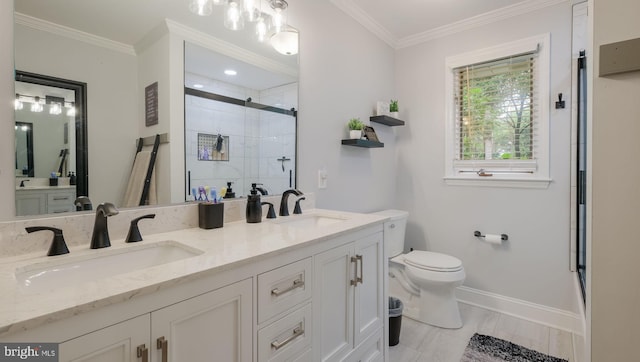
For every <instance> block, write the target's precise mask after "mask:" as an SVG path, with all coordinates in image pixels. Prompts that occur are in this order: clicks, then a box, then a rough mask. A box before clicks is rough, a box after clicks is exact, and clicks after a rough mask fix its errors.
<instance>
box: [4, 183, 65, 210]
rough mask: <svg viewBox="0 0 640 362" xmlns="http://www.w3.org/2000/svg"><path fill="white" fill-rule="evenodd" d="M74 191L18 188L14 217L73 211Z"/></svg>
mask: <svg viewBox="0 0 640 362" xmlns="http://www.w3.org/2000/svg"><path fill="white" fill-rule="evenodd" d="M75 199H76V189H75V186H74V187H73V188H69V187H60V188H56V187H49V188H47V187H44V188H36V189H32V188H18V189H17V191H16V216H23V215H42V214H58V213H62V212H71V211H75V205H74V204H73V202H74V201H75Z"/></svg>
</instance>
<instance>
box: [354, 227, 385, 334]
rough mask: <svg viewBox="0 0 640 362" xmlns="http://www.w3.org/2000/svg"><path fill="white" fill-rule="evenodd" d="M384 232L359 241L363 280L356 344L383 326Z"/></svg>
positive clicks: (357, 308)
mask: <svg viewBox="0 0 640 362" xmlns="http://www.w3.org/2000/svg"><path fill="white" fill-rule="evenodd" d="M382 247H383V245H382V233H378V234H374V235H370V236H367V237H365V238H362V239H359V240H357V241H356V242H355V256H356V258H357V262H358V265H357V269H358V277H361V278H362V281H361V282H359V283H358V285H357V286H356V288H355V301H354V305H355V309H354V331H353V332H354V345H355V346H358V345H359V344H360V343H362V341H364V340H365V339H366V338H367V337H369V336H370V335H372V334H373V333H374V332H376V331H377V330H378V329H380V328H382V322H383V318H384V309H383V308H384V306H385V303H383V302H384V301H383V279H382V277H383V275H382V273H383V266H384V265H383V264H382V263H383V255H382Z"/></svg>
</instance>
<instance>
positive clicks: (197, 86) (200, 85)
mask: <svg viewBox="0 0 640 362" xmlns="http://www.w3.org/2000/svg"><path fill="white" fill-rule="evenodd" d="M193 88H197V89H200V88H204V86H203V85H202V84H194V85H193Z"/></svg>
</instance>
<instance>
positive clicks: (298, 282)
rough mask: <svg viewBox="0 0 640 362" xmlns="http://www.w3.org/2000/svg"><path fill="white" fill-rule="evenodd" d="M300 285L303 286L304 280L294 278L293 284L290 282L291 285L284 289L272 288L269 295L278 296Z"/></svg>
mask: <svg viewBox="0 0 640 362" xmlns="http://www.w3.org/2000/svg"><path fill="white" fill-rule="evenodd" d="M301 287H304V280H302V279H296V280H294V281H293V284H291V286H290V287H289V288H287V289H284V290H280V289H278V288H275V289H272V290H271V295H275V296H276V297H279V296H281V295H282V294H284V293H287V292H290V291H292V290H294V289H296V288H301Z"/></svg>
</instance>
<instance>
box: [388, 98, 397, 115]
mask: <svg viewBox="0 0 640 362" xmlns="http://www.w3.org/2000/svg"><path fill="white" fill-rule="evenodd" d="M389 113H390V114H389V115H390V116H391V117H393V118H398V100H394V99H392V100H391V101H390V102H389Z"/></svg>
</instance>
